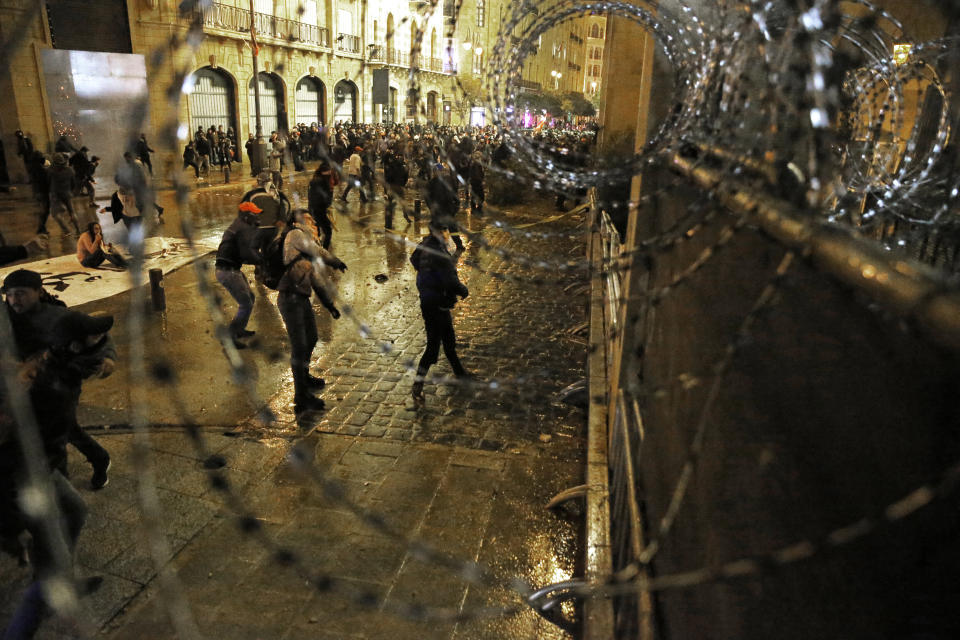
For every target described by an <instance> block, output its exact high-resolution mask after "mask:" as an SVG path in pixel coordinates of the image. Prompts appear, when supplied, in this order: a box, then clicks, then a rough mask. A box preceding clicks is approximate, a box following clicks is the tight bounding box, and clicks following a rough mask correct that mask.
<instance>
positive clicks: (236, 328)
mask: <svg viewBox="0 0 960 640" xmlns="http://www.w3.org/2000/svg"><path fill="white" fill-rule="evenodd" d="M216 275H217V282H219V283H220V284H222V285H223V288H224V289H226V290H227V291H228V292H229V293H230V295H231V296H233V299H234V300H236V301H237V314H236V315H235V316H233V320H231V321H230V334H231V335H232V336H234V337H237V335H238V334H239V333H240V332H241V331H243V330H244V329H246V328H247V322H248V321H249V320H250V314H251V313H252V312H253V301H254V295H253V289H251V288H250V283H249V282H247V276H245V275H243V272H242V271H240V270H239V269H217V272H216Z"/></svg>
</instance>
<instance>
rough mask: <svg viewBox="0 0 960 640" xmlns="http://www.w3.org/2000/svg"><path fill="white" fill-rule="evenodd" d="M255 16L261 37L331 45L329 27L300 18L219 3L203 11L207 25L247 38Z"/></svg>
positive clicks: (254, 22)
mask: <svg viewBox="0 0 960 640" xmlns="http://www.w3.org/2000/svg"><path fill="white" fill-rule="evenodd" d="M251 16H252V20H253V26H254V28H255V29H256V32H257V36H258V37H260V38H266V39H271V38H272V39H276V40H283V41H285V42H288V43H303V44H308V45H315V46H320V47H329V46H330V31H329V29H327V28H326V27H320V26H317V25H313V24H308V23H306V22H300V21H299V20H289V19H287V18H278V17H276V16H272V15H269V14H266V13H252V14H251V12H250V10H249V9H243V8H240V7H231V6H229V5H225V4H222V3H219V2H214V3H213V7H212V8H211V9H209V10H208V11H205V12H203V26H204V27H205V28H208V29H218V30H221V31H226V32H228V33H230V34H231V35H233V34H236V35H238V36H240V37H244V38H246V37H249V34H250V23H251Z"/></svg>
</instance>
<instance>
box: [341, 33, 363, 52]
mask: <svg viewBox="0 0 960 640" xmlns="http://www.w3.org/2000/svg"><path fill="white" fill-rule="evenodd" d="M337 51H343V52H344V53H360V36H355V35H352V34H349V33H341V34H338V35H337Z"/></svg>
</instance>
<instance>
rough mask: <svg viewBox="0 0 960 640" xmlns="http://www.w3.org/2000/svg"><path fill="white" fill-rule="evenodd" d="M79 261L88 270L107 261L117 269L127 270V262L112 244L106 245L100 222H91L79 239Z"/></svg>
mask: <svg viewBox="0 0 960 640" xmlns="http://www.w3.org/2000/svg"><path fill="white" fill-rule="evenodd" d="M77 260H79V261H80V264H82V265H83V266H85V267H86V268H88V269H96V268H97V267H99V266H100V265H101V264H103V261H104V260H106V261H107V262H109V263H110V264H112V265H113V266H115V267H120V268H121V269H126V267H127V261H126V260H124V258H123V256H122V255H120V252H118V251H116V250H115V249H114V248H113V245H112V244H110V243H106V244H104V242H103V230H102V229H101V228H100V223H99V222H91V223H90V224H88V225H87V230H86V231H85V232H83V233H81V234H80V238H79V239H77Z"/></svg>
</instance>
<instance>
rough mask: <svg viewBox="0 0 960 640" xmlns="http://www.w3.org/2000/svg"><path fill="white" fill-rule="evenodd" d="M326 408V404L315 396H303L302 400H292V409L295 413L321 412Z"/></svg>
mask: <svg viewBox="0 0 960 640" xmlns="http://www.w3.org/2000/svg"><path fill="white" fill-rule="evenodd" d="M326 407H327V405H326V403H325V402H324V401H323V400H321V399H320V398H318V397H316V396H304V397H303V398H299V399H297V398H294V400H293V409H294V411H296V412H297V413H301V412H303V411H323V410H324V409H325V408H326Z"/></svg>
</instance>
